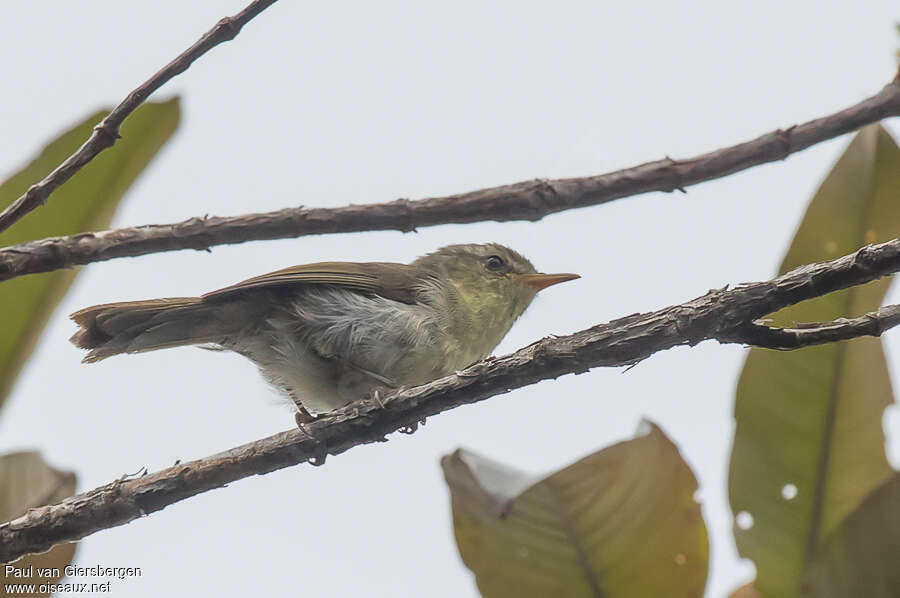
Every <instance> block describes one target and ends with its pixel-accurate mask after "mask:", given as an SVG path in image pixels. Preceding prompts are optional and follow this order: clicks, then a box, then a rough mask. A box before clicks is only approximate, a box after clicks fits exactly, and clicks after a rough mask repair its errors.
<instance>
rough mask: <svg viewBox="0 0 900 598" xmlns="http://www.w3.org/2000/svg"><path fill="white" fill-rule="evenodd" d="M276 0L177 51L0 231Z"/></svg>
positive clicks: (4, 216)
mask: <svg viewBox="0 0 900 598" xmlns="http://www.w3.org/2000/svg"><path fill="white" fill-rule="evenodd" d="M276 1H277V0H254V2H251V3H250V4H249V5H247V7H246V8H244V10H242V11H241V12H239V13H237V14H236V15H234V16H231V17H225V18H223V19H220V20H219V22H218V23H216V25H215V26H214V27H213V28H212V29H210V30H209V31H207V32H206V33H204V34H203V36H202V37H201V38H200V39H198V40H197V41H196V42H195V43H194V45H192V46H191V47H190V48H188V49H187V50H185V51H184V52H182V53H181V54H179V55H178V56H177V57H176V58H175V59H174V60H173V61H172V62H170V63H169V64H167V65H166V66H164V67H163V68H162V69H160V70H159V71H157V72H156V74H155V75H153V76H152V77H150V78H149V79H147V80H146V81H144V82H143V83H142V84H141V85H139V86H138V87H137V89H135V90H134V91H132V92H131V93H129V94H128V96H127V97H126V98H125V99H124V100H122V103H121V104H119V105H118V106H116V107H115V109H113V111H112V112H110V113H109V114H108V115H107V116H106V118H104V119H103V120H101V121H100V122H99V123H98V124H97V125H96V126H95V127H94V131H93V132H92V133H91V136H90V137H89V138H88V140H87V141H85V142H84V144H83V145H82V146H81V147H80V148H78V151H76V152H75V153H74V154H72V155H71V156H69V157H68V158H66V159H65V161H63V163H62V164H60V165H59V166H57V167H56V168H55V169H54V170H53V172H51V173H50V174H48V175H47V176H45V177H44V178H43V179H42V180H41V181H39V182H37V183H35V184H34V185H32V186H31V187H29V188H28V191H26V192H25V193H24V194H23V195H22V196H21V197H19V198H18V199H17V200H16V201H14V202H13V203H12V204H10V205H9V207H7V208H6V209H5V210H3V212H2V213H0V233H2V232H3V231H5V230H6V229H8V228H9V227H10V226H12V225H13V224H14V223H16V222H17V221H18V220H19V219H21V218H22V217H23V216H25V214H27V213H28V212H30V211H32V210H34V209H35V208H37V207H39V206H41V205H43V204H44V203H45V202H46V201H47V198H48V197H49V196H50V194H51V193H53V191H55V190H56V189H57V188H58V187H59V186H60V185H62V184H63V183H65V182H66V181H68V180H69V179H70V178H72V175H74V174H75V173H76V172H78V171H79V170H81V168H82V167H84V166H85V165H86V164H87V163H88V162H90V161H91V160H93V159H94V158H95V157H96V156H97V155H98V154H99V153H100V152H102V151H103V150H105V149H107V148H109V147H112V146H113V144H114V143H115V142H116V140H117V139H119V127H121V125H122V122H123V121H124V120H125V118H126V117H127V116H128V115H129V114H131V113H132V112H134V110H135V109H136V108H137V107H138V106H140V105H141V104H142V103H143V102H144V100H146V99H147V98H148V97H149V96H150V94H152V93H153V92H154V91H156V90H157V89H159V88H160V87H162V86H163V85H164V84H165V83H166V82H167V81H169V80H170V79H172V78H173V77H175V76H177V75H179V74H181V73H183V72H184V71H186V70H187V69H188V67H190V66H191V64H193V62H194V61H195V60H197V59H198V58H200V57H201V56H203V55H204V54H206V53H207V52H208V51H210V50H211V49H212V48H214V47H216V46H218V45H219V44H221V43H223V42H226V41H229V40H232V39H234V38H235V36H237V34H238V33H240V31H241V28H242V27H243V26H244V25H246V24H247V22H249V21H250V20H251V19H253V18H254V17H255V16H256V15H258V14H259V13H261V12H262V11H264V10H265V9H266V8H268V7H269V6H271V5H272V4H275V2H276Z"/></svg>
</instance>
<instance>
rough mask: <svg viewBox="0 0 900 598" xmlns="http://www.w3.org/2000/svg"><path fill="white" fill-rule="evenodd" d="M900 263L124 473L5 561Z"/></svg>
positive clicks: (632, 357)
mask: <svg viewBox="0 0 900 598" xmlns="http://www.w3.org/2000/svg"><path fill="white" fill-rule="evenodd" d="M898 270H900V239H894V240H892V241H889V242H887V243H882V244H880V245H874V246H866V247H863V248H862V249H860V250H859V251H857V252H855V253H853V254H850V255H847V256H844V257H841V258H839V259H836V260H833V261H830V262H822V263H817V264H811V265H808V266H803V267H801V268H798V269H796V270H793V271H791V272H789V273H787V274H785V275H783V276H780V277H778V278H776V279H774V280H771V281H768V282H755V283H747V284H743V285H740V286H738V287H736V288H734V289H731V290H727V289H718V290H712V291H710V292H708V293H707V294H706V295H703V296H702V297H698V298H696V299H694V300H692V301H688V302H687V303H683V304H681V305H676V306H673V307H667V308H665V309H661V310H658V311H655V312H651V313H646V314H634V315H631V316H627V317H625V318H621V319H619V320H614V321H612V322H609V323H607V324H601V325H598V326H595V327H593V328H590V329H588V330H583V331H581V332H577V333H575V334H572V335H569V336H563V337H558V338H545V339H543V340H540V341H538V342H536V343H533V344H531V345H529V346H527V347H524V348H522V349H520V350H518V351H516V352H515V353H512V354H510V355H505V356H503V357H497V358H490V359H487V360H484V361H481V362H478V363H476V364H474V365H472V366H470V367H468V368H466V369H465V370H463V371H461V372H458V373H456V374H454V375H451V376H447V377H445V378H441V379H439V380H435V381H433V382H430V383H428V384H425V385H422V386H417V387H414V388H405V389H400V390H398V391H397V392H395V393H393V394H391V395H390V396H388V397H386V398H384V399H382V401H380V402H376V401H375V400H372V399H366V400H363V401H360V402H357V403H354V404H353V405H350V406H348V407H345V408H343V409H341V410H338V411H335V412H332V413H329V414H327V415H325V416H323V417H321V418H319V419H317V420H315V421H313V422H312V423H310V424H308V425H307V426H306V427H305V429H295V430H289V431H286V432H282V433H280V434H276V435H274V436H270V437H268V438H264V439H262V440H258V441H256V442H251V443H249V444H245V445H243V446H240V447H237V448H234V449H232V450H230V451H227V452H224V453H219V454H217V455H213V456H211V457H207V458H205V459H200V460H197V461H191V462H189V463H183V464H180V465H176V466H174V467H170V468H168V469H164V470H162V471H159V472H156V473H154V474H151V475H146V476H143V477H139V478H135V479H127V480H125V479H123V480H118V481H116V482H113V483H111V484H107V485H105V486H102V487H100V488H96V489H94V490H91V491H90V492H86V493H83V494H79V495H77V496H74V497H72V498H69V499H66V500H65V501H63V502H62V503H59V504H56V505H52V506H46V507H41V508H38V509H32V510H30V511H29V512H28V513H27V514H25V515H23V516H22V517H19V518H18V519H15V520H13V521H10V522H8V523H5V524H3V525H0V562H9V561H11V560H14V559H17V558H19V557H20V556H22V555H24V554H27V553H32V552H39V551H44V550H47V549H49V548H50V547H51V546H53V545H54V544H59V543H61V542H72V541H75V540H78V539H80V538H83V537H85V536H87V535H88V534H92V533H94V532H96V531H99V530H101V529H106V528H109V527H114V526H117V525H122V524H125V523H127V522H129V521H132V520H134V519H137V518H138V517H141V516H144V515H147V514H149V513H152V512H154V511H158V510H160V509H163V508H165V507H166V506H168V505H170V504H173V503H175V502H177V501H180V500H184V499H185V498H188V497H190V496H194V495H196V494H199V493H201V492H205V491H207V490H211V489H213V488H219V487H222V486H224V485H226V484H228V483H230V482H233V481H235V480H238V479H241V478H245V477H248V476H251V475H257V474H263V473H268V472H270V471H274V470H276V469H280V468H283V467H289V466H291V465H296V464H298V463H302V462H304V461H310V462H312V463H313V464H321V463H322V462H324V459H325V457H326V456H327V455H337V454H340V453H342V452H344V451H346V450H348V449H350V448H352V447H354V446H358V445H361V444H366V443H370V442H379V441H383V440H385V435H386V434H390V433H392V432H395V431H397V430H402V429H406V430H407V431H412V430H414V429H415V428H416V426H417V424H418V422H420V421H422V420H424V419H425V418H426V417H429V416H432V415H436V414H438V413H441V412H442V411H446V410H448V409H452V408H454V407H458V406H460V405H465V404H469V403H475V402H478V401H483V400H485V399H487V398H489V397H492V396H495V395H500V394H504V393H507V392H509V391H510V390H511V389H514V388H519V387H522V386H526V385H528V384H534V383H536V382H538V381H540V380H545V379H549V378H557V377H559V376H562V375H564V374H572V373H574V374H579V373H583V372H586V371H588V370H589V369H591V368H594V367H613V366H622V365H630V364H634V363H637V362H639V361H641V360H643V359H646V358H647V357H649V356H650V355H652V354H653V353H656V352H657V351H662V350H665V349H669V348H672V347H675V346H678V345H695V344H697V343H699V342H701V341H704V340H710V339H715V340H719V341H720V342H741V343H745V342H751V341H752V339H750V338H747V337H745V336H743V335H742V334H741V332H739V331H741V330H744V329H745V328H746V326H747V324H748V323H752V322H754V321H756V320H758V319H759V318H761V317H763V316H765V315H766V314H769V313H772V312H774V311H777V310H779V309H781V308H782V307H786V306H788V305H793V304H795V303H798V302H800V301H804V300H806V299H810V298H813V297H818V296H821V295H825V294H827V293H830V292H832V291H836V290H839V289H843V288H847V287H850V286H854V285H859V284H863V283H866V282H869V281H871V280H875V279H877V278H880V277H882V276H886V275H888V274H892V273H894V272H897V271H898ZM888 311H889V312H890V313H885V314H882V315H883V316H884V317H883V318H882V315H879V316H878V319H879V321H880V326H881V327H880V328H879V329H878V330H877V331H878V332H879V333H880V331H881V330H883V329H885V328H887V327H890V326H894V325H896V324H897V323H898V321H900V318H898V317H897V314H896V309H895V308H892V309H890V310H888ZM866 317H867V316H864V317H863V318H854V319H853V320H848V321H846V322H845V323H841V324H837V325H838V326H841V327H843V328H844V329H846V331H847V333H846V334H845V335H843V336H840V338H849V337H850V336H852V335H851V334H850V330H852V331H853V333H854V334H855V333H858V334H871V333H872V332H873V331H872V330H870V329H868V328H866V327H864V326H860V327H857V328H855V329H854V326H855V322H856V321H857V320H861V319H864V318H866ZM827 327H828V325H822V326H820V327H819V328H818V329H816V330H819V331H820V332H819V334H825V332H821V330H822V329H824V328H827ZM813 336H815V335H813ZM836 338H837V337H836ZM819 340H820V339H819ZM382 405H383V406H382Z"/></svg>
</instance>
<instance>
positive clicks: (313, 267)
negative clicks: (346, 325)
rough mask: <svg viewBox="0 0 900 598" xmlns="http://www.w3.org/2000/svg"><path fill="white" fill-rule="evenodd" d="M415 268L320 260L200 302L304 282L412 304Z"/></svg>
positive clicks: (233, 287)
mask: <svg viewBox="0 0 900 598" xmlns="http://www.w3.org/2000/svg"><path fill="white" fill-rule="evenodd" d="M416 270H417V269H416V268H415V267H414V266H408V265H406V264H393V263H389V262H319V263H316V264H304V265H302V266H291V267H290V268H284V269H282V270H276V271H275V272H269V273H268V274H262V275H260V276H255V277H253V278H250V279H247V280H245V281H243V282H239V283H237V284H233V285H231V286H227V287H225V288H223V289H219V290H217V291H212V292H210V293H206V294H205V295H203V296H202V297H201V299H202V300H203V301H215V300H219V299H224V298H229V297H233V296H234V295H238V294H244V293H246V292H248V291H253V290H256V289H291V288H296V287H301V286H306V285H327V286H333V287H342V288H345V289H349V290H353V291H358V292H361V293H371V294H374V295H380V296H382V297H386V298H388V299H393V300H395V301H402V302H403V303H415V302H416V298H415V286H416V281H417V277H416Z"/></svg>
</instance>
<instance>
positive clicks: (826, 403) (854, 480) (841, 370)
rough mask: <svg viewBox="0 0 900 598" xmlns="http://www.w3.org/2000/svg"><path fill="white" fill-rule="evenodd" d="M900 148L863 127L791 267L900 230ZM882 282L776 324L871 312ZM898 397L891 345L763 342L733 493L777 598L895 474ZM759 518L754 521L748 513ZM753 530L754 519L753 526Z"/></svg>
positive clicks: (737, 445)
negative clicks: (888, 434)
mask: <svg viewBox="0 0 900 598" xmlns="http://www.w3.org/2000/svg"><path fill="white" fill-rule="evenodd" d="M898 197H900V149H898V148H897V145H896V143H894V140H893V139H891V137H890V135H889V134H888V133H887V132H886V131H885V130H884V129H883V128H881V126H880V125H872V126H869V127H866V128H864V129H863V130H861V131H860V132H859V133H858V134H857V135H856V137H855V138H854V139H853V141H852V142H851V143H850V145H849V147H848V148H847V150H846V151H845V152H844V154H843V155H842V156H841V158H840V160H839V161H838V163H837V164H836V165H835V166H834V168H833V169H832V171H831V172H830V173H829V175H828V176H827V178H826V179H825V181H824V182H823V183H822V185H821V187H820V188H819V190H818V192H817V193H816V195H815V197H814V198H813V200H812V202H811V203H810V205H809V208H808V209H807V212H806V216H805V217H804V219H803V222H802V223H801V225H800V228H799V230H798V231H797V234H796V236H795V238H794V241H793V244H792V245H791V248H790V250H789V251H788V254H787V257H785V259H784V262H783V263H782V265H781V268H780V270H779V272H786V271H788V270H790V269H793V268H795V267H797V266H800V265H802V264H806V263H809V262H815V261H819V260H825V259H830V258H834V257H836V256H838V255H841V254H845V253H850V252H852V251H854V250H855V249H857V248H858V247H860V246H861V245H864V244H867V243H876V242H881V241H886V240H888V239H891V238H894V237H897V236H900V203H898V201H897V199H898ZM889 284H890V280H889V279H882V280H880V281H876V282H873V283H870V284H868V285H866V286H863V287H855V288H852V289H847V290H845V291H841V292H838V293H831V294H830V295H827V296H825V297H821V298H819V299H816V300H812V301H807V302H804V303H801V304H799V305H796V306H793V307H790V308H788V309H785V310H782V311H781V312H779V313H777V314H775V315H774V316H773V319H774V321H775V323H776V324H781V325H784V324H793V323H797V322H811V321H825V320H831V319H834V318H837V317H842V316H855V315H860V314H862V313H864V312H866V311H870V310H873V309H876V308H877V307H878V306H879V305H881V302H882V300H883V299H884V295H885V293H886V292H887V289H888V286H889ZM892 401H893V395H892V393H891V383H890V378H889V377H888V371H887V365H886V363H885V358H884V352H883V350H882V346H881V341H880V340H879V339H873V338H863V339H855V340H852V341H847V342H841V343H834V344H828V345H821V346H818V347H809V348H806V349H801V350H798V351H791V352H779V351H772V350H767V349H752V350H751V351H750V353H749V355H748V357H747V361H746V363H745V365H744V370H743V372H742V374H741V377H740V381H739V383H738V388H737V398H736V403H735V420H736V424H737V426H736V430H735V438H734V447H733V449H732V455H731V469H730V475H729V492H730V498H731V507H732V511H733V512H734V513H735V514H738V517H736V522H737V523H741V522H744V523H748V522H749V521H750V517H752V522H753V524H752V527H750V528H749V529H743V528H742V526H740V525H735V537H736V540H737V546H738V550H739V551H740V554H741V555H742V556H744V557H747V558H751V559H753V561H754V563H755V564H756V570H757V579H756V581H755V582H754V587H755V588H756V590H757V591H758V592H759V593H760V595H762V596H764V597H765V598H781V597H785V598H788V597H790V598H794V597H796V596H797V595H798V592H799V590H800V583H801V579H802V577H803V572H804V570H805V568H806V566H807V564H808V563H809V562H810V559H811V558H812V556H813V554H814V553H815V551H816V549H817V547H818V546H819V545H820V544H821V543H822V542H823V540H824V539H825V538H826V537H827V536H828V534H829V533H830V532H832V531H833V530H835V529H836V528H837V527H838V526H839V525H840V523H841V521H843V520H844V518H845V517H846V516H847V515H848V514H849V513H850V512H852V511H853V510H854V509H855V508H856V507H857V506H858V505H859V504H860V502H861V501H862V500H863V498H864V497H865V496H866V495H867V494H868V493H869V492H870V491H872V490H873V489H874V488H876V487H878V486H879V485H880V484H881V483H883V482H884V481H885V480H886V479H887V478H888V477H889V476H890V475H891V474H892V470H891V468H890V466H889V465H888V462H887V459H886V457H885V454H884V433H883V431H882V426H881V419H882V413H883V412H884V409H885V407H886V406H887V405H888V404H890V403H891V402H892ZM747 514H749V516H750V517H748V516H747ZM744 527H746V525H745V526H744Z"/></svg>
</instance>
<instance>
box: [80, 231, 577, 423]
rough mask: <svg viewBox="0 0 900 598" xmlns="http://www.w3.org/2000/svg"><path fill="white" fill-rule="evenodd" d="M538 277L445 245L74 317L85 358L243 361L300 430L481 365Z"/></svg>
mask: <svg viewBox="0 0 900 598" xmlns="http://www.w3.org/2000/svg"><path fill="white" fill-rule="evenodd" d="M575 278H579V276H578V275H577V274H539V273H537V272H536V271H535V269H534V266H532V265H531V262H529V261H528V260H527V259H525V258H524V257H522V256H521V255H519V254H518V253H516V252H515V251H513V250H512V249H509V248H507V247H504V246H502V245H498V244H495V243H487V244H482V245H475V244H470V245H450V246H447V247H443V248H441V249H438V250H437V251H435V252H433V253H430V254H428V255H425V256H423V257H420V258H419V259H417V260H415V261H414V262H412V263H411V264H408V265H407V264H394V263H385V262H368V263H355V262H322V263H316V264H308V265H303V266H293V267H290V268H285V269H283V270H278V271H276V272H271V273H269V274H263V275H261V276H257V277H255V278H251V279H249V280H245V281H243V282H239V283H237V284H234V285H231V286H229V287H225V288H223V289H219V290H217V291H213V292H211V293H207V294H205V295H201V296H200V297H176V298H169V299H150V300H147V301H127V302H122V303H107V304H104V305H95V306H93V307H88V308H86V309H82V310H81V311H78V312H75V313H74V314H72V315H71V318H72V319H73V320H74V321H75V322H76V323H77V324H78V326H79V327H80V329H79V331H78V332H77V333H75V335H74V336H73V337H72V339H71V340H72V342H73V343H74V344H75V345H77V346H78V347H81V348H83V349H90V352H89V353H88V354H87V356H86V357H85V358H84V361H85V362H95V361H100V360H101V359H105V358H107V357H110V356H112V355H117V354H120V353H140V352H143V351H154V350H156V349H165V348H168V347H178V346H183V345H204V346H207V347H209V348H216V349H226V350H230V351H234V352H236V353H239V354H241V355H243V356H245V357H247V358H248V359H250V360H251V361H253V362H254V363H255V364H256V365H257V366H258V367H259V369H260V371H261V372H262V374H263V376H264V377H265V378H266V379H267V380H268V381H269V382H270V383H271V384H273V385H274V386H275V387H277V388H278V389H279V390H281V391H282V392H283V393H284V394H286V395H287V396H289V397H290V398H291V399H292V400H293V401H294V404H295V405H296V407H297V409H298V422H299V421H303V420H305V419H306V418H307V417H309V415H310V414H313V415H315V414H320V413H323V412H327V411H330V410H333V409H336V408H338V407H341V406H343V405H346V404H347V403H349V402H351V401H354V400H359V399H362V398H363V397H365V396H367V395H368V394H370V393H372V392H377V390H378V389H379V388H385V387H387V388H391V387H397V386H410V385H416V384H422V383H425V382H428V381H429V380H433V379H435V378H439V377H441V376H445V375H447V374H451V373H453V372H454V371H457V370H460V369H462V368H464V367H466V366H468V365H470V364H472V363H474V362H476V361H478V360H480V359H483V358H485V357H487V356H488V355H489V354H490V353H491V351H492V350H493V349H494V347H496V346H497V345H498V344H499V343H500V341H501V340H502V339H503V337H504V336H505V335H506V333H507V332H508V331H509V329H510V327H511V326H512V325H513V323H514V322H515V321H516V319H517V318H518V317H519V316H520V315H522V312H524V311H525V309H526V308H527V307H528V305H529V304H530V303H531V301H532V299H534V296H535V294H536V293H537V292H538V291H540V290H541V289H544V288H546V287H549V286H551V285H554V284H557V283H560V282H565V281H567V280H572V279H575Z"/></svg>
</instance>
